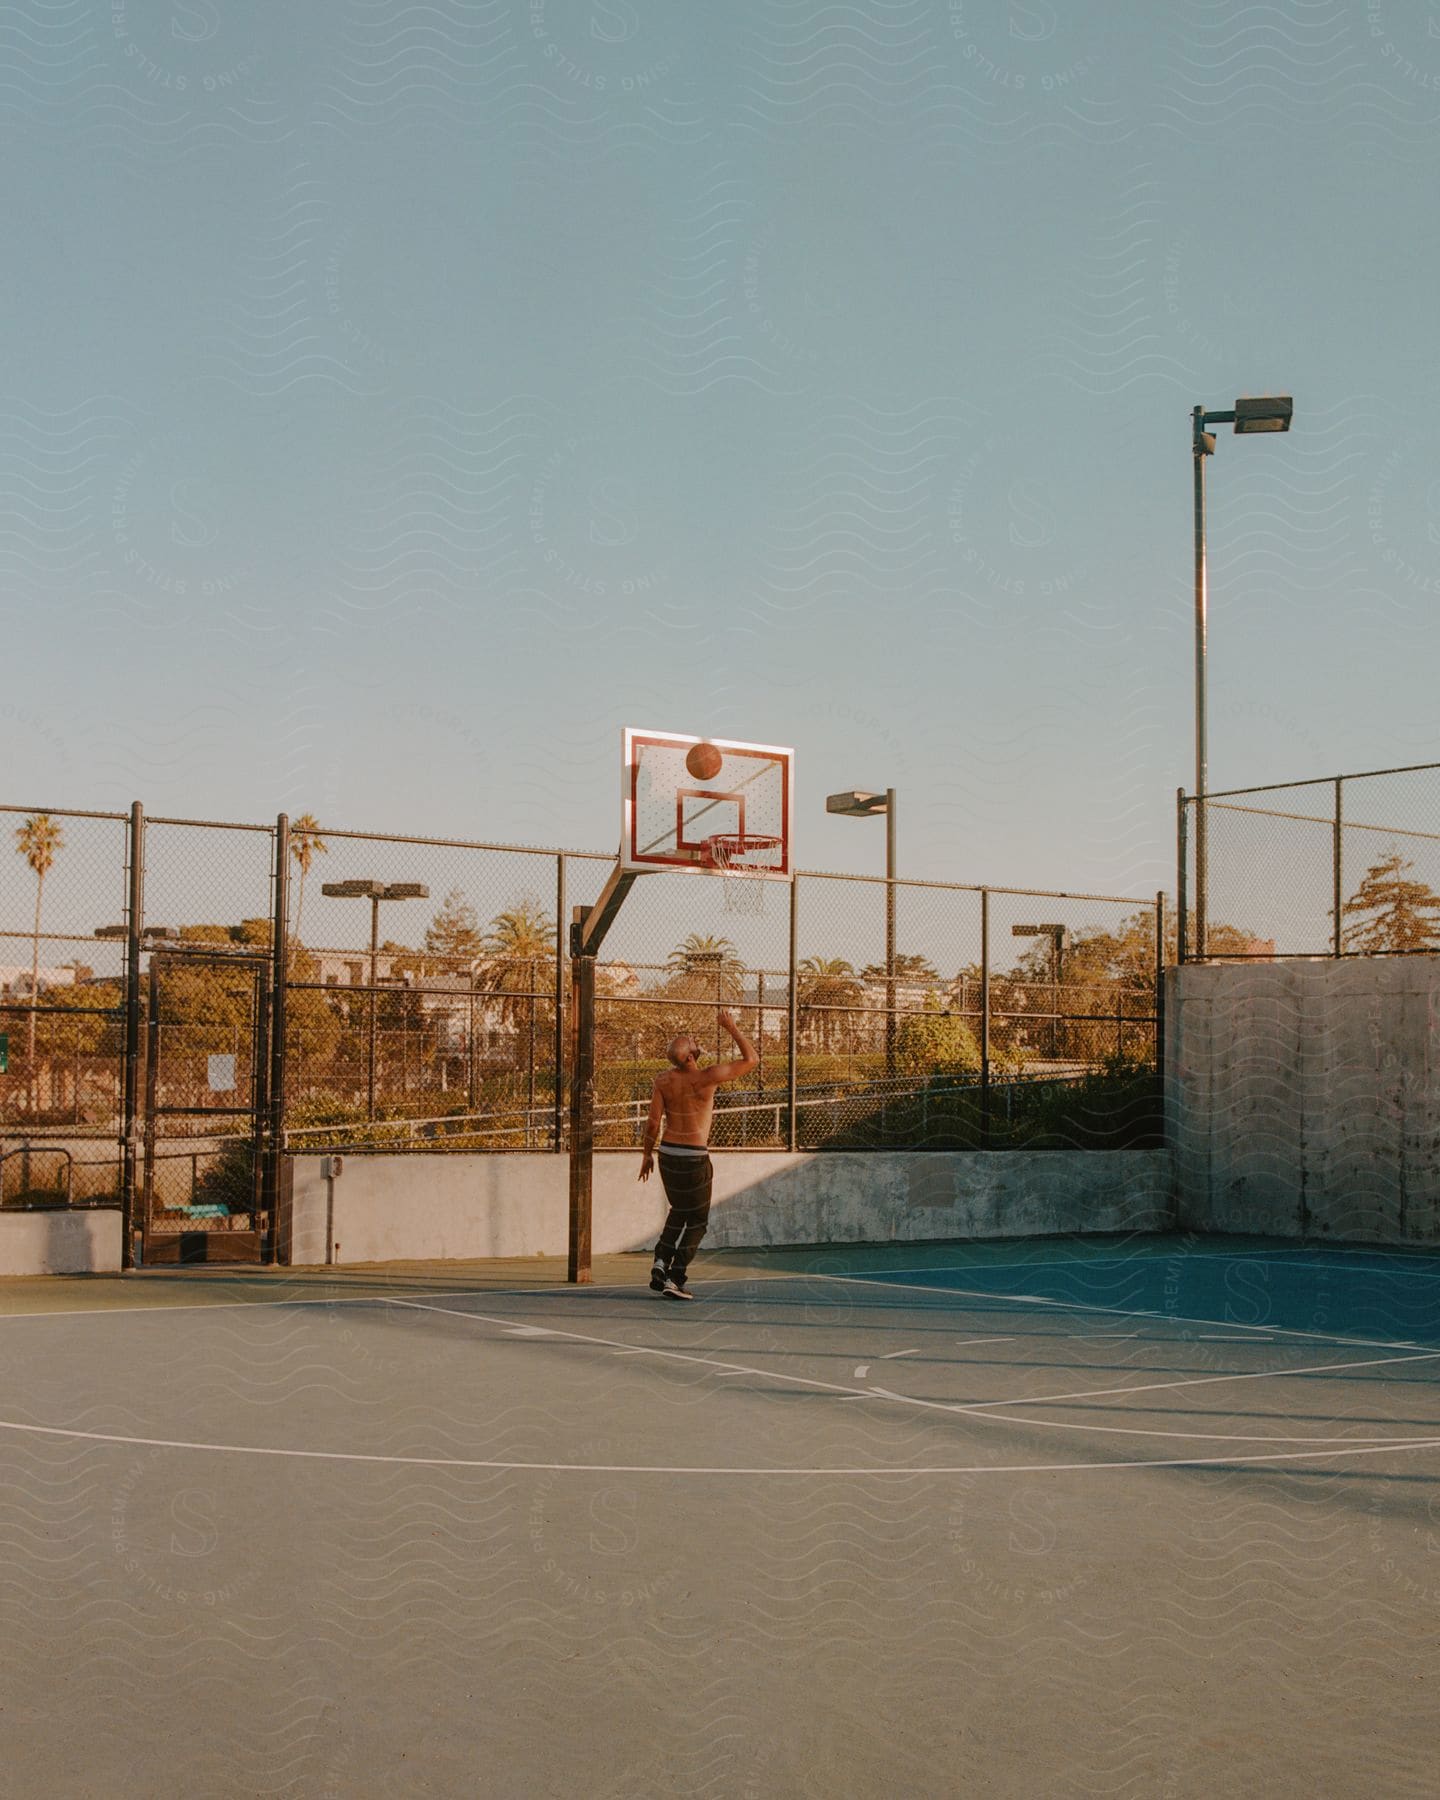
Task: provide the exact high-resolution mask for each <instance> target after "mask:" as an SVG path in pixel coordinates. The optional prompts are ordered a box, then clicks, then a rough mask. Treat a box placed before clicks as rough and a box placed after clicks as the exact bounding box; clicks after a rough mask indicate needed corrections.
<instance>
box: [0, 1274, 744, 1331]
mask: <svg viewBox="0 0 1440 1800" xmlns="http://www.w3.org/2000/svg"><path fill="white" fill-rule="evenodd" d="M117 1279H118V1277H117ZM736 1279H737V1280H738V1279H741V1278H740V1277H736ZM710 1285H711V1286H713V1287H720V1286H722V1285H724V1286H728V1285H731V1284H730V1283H729V1282H724V1283H722V1282H719V1281H716V1282H713V1283H711V1284H710ZM647 1292H648V1290H647V1289H646V1287H645V1284H644V1283H643V1282H641V1281H617V1282H609V1283H591V1282H584V1283H579V1284H576V1283H571V1282H551V1283H549V1284H547V1285H546V1286H545V1287H533V1288H492V1287H483V1288H442V1289H440V1291H439V1292H438V1293H435V1294H433V1295H431V1296H430V1297H431V1298H432V1299H434V1300H475V1299H483V1298H484V1296H485V1295H486V1294H491V1295H493V1296H494V1297H495V1298H496V1299H497V1300H499V1299H507V1300H509V1299H517V1298H521V1299H525V1298H530V1297H532V1296H534V1295H536V1294H644V1293H647ZM405 1298H406V1295H405V1294H313V1295H306V1296H304V1297H303V1298H301V1297H296V1298H293V1299H285V1300H176V1301H172V1302H171V1303H170V1304H169V1305H158V1304H157V1305H155V1306H129V1305H127V1304H125V1302H124V1301H121V1302H119V1303H118V1304H117V1305H115V1306H65V1307H62V1306H55V1307H51V1308H50V1309H49V1310H48V1311H46V1310H37V1311H35V1312H13V1313H12V1312H0V1325H3V1324H6V1323H7V1322H8V1321H10V1320H12V1319H118V1318H122V1317H124V1316H126V1315H128V1314H130V1313H185V1312H273V1311H274V1309H275V1308H276V1307H277V1306H367V1305H380V1304H382V1303H383V1302H386V1301H390V1300H403V1299H405Z"/></svg>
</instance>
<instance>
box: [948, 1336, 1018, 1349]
mask: <svg viewBox="0 0 1440 1800" xmlns="http://www.w3.org/2000/svg"><path fill="white" fill-rule="evenodd" d="M1016 1341H1017V1340H1016V1339H1015V1338H1013V1337H998V1338H956V1340H955V1342H956V1343H957V1344H958V1345H959V1346H960V1347H961V1349H962V1350H971V1349H973V1348H974V1347H975V1345H976V1344H1013V1343H1015V1342H1016Z"/></svg>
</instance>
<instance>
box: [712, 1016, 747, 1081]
mask: <svg viewBox="0 0 1440 1800" xmlns="http://www.w3.org/2000/svg"><path fill="white" fill-rule="evenodd" d="M720 1029H721V1030H722V1031H725V1032H728V1033H729V1035H730V1041H731V1042H732V1043H733V1044H734V1045H735V1047H736V1048H737V1049H738V1050H739V1052H740V1054H739V1056H737V1057H736V1058H735V1059H734V1060H733V1061H731V1062H723V1063H715V1064H714V1065H713V1066H712V1067H711V1068H709V1069H707V1070H706V1071H705V1073H706V1074H707V1075H708V1076H709V1077H710V1079H711V1080H712V1081H714V1082H716V1083H719V1082H722V1081H740V1080H741V1079H742V1078H743V1077H744V1076H746V1075H753V1074H754V1073H755V1071H756V1069H758V1068H759V1067H760V1058H759V1057H758V1056H757V1055H756V1054H755V1046H754V1045H753V1044H752V1043H751V1042H750V1040H749V1038H747V1037H746V1035H745V1033H744V1032H743V1031H742V1030H741V1029H740V1027H739V1026H738V1025H737V1024H736V1023H735V1020H734V1018H733V1017H732V1016H731V1014H730V1013H729V1012H728V1011H726V1010H724V1009H723V1008H722V1009H721V1013H720Z"/></svg>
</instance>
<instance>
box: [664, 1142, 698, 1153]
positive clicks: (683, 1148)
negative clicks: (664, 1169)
mask: <svg viewBox="0 0 1440 1800" xmlns="http://www.w3.org/2000/svg"><path fill="white" fill-rule="evenodd" d="M660 1154H661V1155H662V1156H708V1155H709V1154H710V1151H709V1149H708V1148H707V1147H706V1146H705V1145H704V1144H667V1143H664V1142H662V1143H661V1145H660Z"/></svg>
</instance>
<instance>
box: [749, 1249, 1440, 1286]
mask: <svg viewBox="0 0 1440 1800" xmlns="http://www.w3.org/2000/svg"><path fill="white" fill-rule="evenodd" d="M1354 1251H1355V1247H1354V1246H1353V1245H1352V1246H1351V1248H1350V1251H1349V1254H1351V1255H1353V1254H1354ZM714 1254H715V1255H716V1256H717V1257H718V1256H722V1255H724V1254H725V1253H724V1252H723V1251H718V1250H717V1251H716V1252H714ZM1375 1255H1376V1257H1377V1259H1378V1258H1380V1257H1387V1258H1389V1259H1390V1260H1391V1261H1394V1262H1399V1263H1400V1265H1401V1267H1402V1269H1405V1270H1406V1271H1407V1272H1411V1273H1415V1274H1422V1275H1424V1276H1425V1277H1426V1279H1427V1280H1431V1281H1434V1280H1440V1268H1436V1269H1435V1270H1434V1271H1433V1272H1432V1271H1431V1270H1430V1269H1428V1268H1426V1267H1425V1265H1424V1262H1423V1260H1422V1258H1421V1257H1420V1256H1416V1257H1414V1258H1413V1259H1411V1258H1408V1257H1401V1256H1398V1255H1397V1253H1396V1252H1395V1251H1393V1250H1377V1251H1376V1252H1375ZM1296 1256H1308V1257H1310V1258H1312V1260H1311V1261H1310V1262H1309V1263H1307V1264H1305V1265H1304V1266H1305V1267H1307V1268H1315V1269H1345V1270H1348V1271H1350V1272H1352V1273H1355V1274H1370V1273H1372V1272H1373V1271H1374V1269H1375V1268H1376V1266H1377V1264H1376V1263H1373V1262H1353V1263H1337V1262H1332V1261H1331V1260H1330V1257H1329V1255H1328V1254H1327V1253H1326V1252H1325V1251H1324V1250H1319V1249H1316V1250H1303V1249H1298V1248H1297V1249H1294V1250H1274V1249H1271V1250H1185V1249H1177V1250H1170V1251H1162V1252H1150V1253H1148V1254H1144V1253H1142V1254H1137V1255H1134V1256H1124V1255H1115V1256H1047V1257H1034V1258H1032V1259H1031V1260H1030V1261H1028V1262H1009V1263H986V1262H975V1263H964V1262H959V1263H925V1264H918V1265H916V1266H915V1267H909V1266H905V1265H898V1264H897V1266H896V1267H895V1268H893V1269H847V1270H846V1271H845V1274H846V1276H856V1277H866V1276H881V1275H949V1274H953V1273H954V1272H955V1270H957V1269H963V1270H964V1271H965V1272H966V1273H967V1274H971V1275H988V1274H989V1273H990V1272H991V1270H994V1269H1092V1268H1100V1267H1106V1266H1113V1265H1115V1264H1120V1265H1122V1266H1123V1267H1125V1268H1142V1267H1144V1266H1145V1265H1146V1264H1147V1263H1155V1264H1159V1265H1160V1266H1161V1267H1166V1266H1168V1265H1169V1264H1171V1263H1175V1262H1247V1261H1248V1262H1276V1261H1279V1260H1280V1259H1281V1258H1284V1257H1296ZM786 1272H787V1273H789V1274H795V1275H798V1274H802V1273H803V1274H810V1275H817V1274H819V1273H820V1271H819V1270H814V1269H807V1270H799V1269H793V1270H788V1271H786ZM836 1279H837V1280H838V1279H843V1278H842V1277H836Z"/></svg>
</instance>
